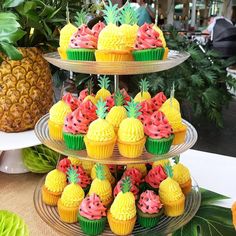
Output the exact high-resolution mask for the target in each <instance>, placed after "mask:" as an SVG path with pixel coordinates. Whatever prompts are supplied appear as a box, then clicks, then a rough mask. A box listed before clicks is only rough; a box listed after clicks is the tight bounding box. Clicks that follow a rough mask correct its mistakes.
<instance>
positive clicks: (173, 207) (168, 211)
mask: <svg viewBox="0 0 236 236" xmlns="http://www.w3.org/2000/svg"><path fill="white" fill-rule="evenodd" d="M184 203H185V197H184V195H183V197H182V198H181V199H179V200H178V201H174V202H168V203H164V202H163V204H164V213H165V215H166V216H170V217H176V216H180V215H182V214H183V213H184Z"/></svg>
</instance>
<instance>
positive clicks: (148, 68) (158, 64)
mask: <svg viewBox="0 0 236 236" xmlns="http://www.w3.org/2000/svg"><path fill="white" fill-rule="evenodd" d="M44 57H45V59H46V60H47V61H48V62H50V63H51V64H53V65H55V66H57V67H59V68H61V69H64V70H69V71H73V72H78V73H85V74H98V75H114V86H115V88H114V90H115V91H117V90H118V89H119V75H131V74H132V75H134V74H145V73H153V72H158V71H163V70H168V69H170V68H173V67H175V66H177V65H179V64H181V63H182V62H184V61H185V60H186V59H187V58H188V57H189V54H188V53H186V52H178V51H172V50H170V52H169V55H168V58H167V59H166V60H161V61H148V62H135V61H131V62H96V61H69V60H62V59H60V56H59V55H58V53H56V52H55V53H48V54H45V56H44ZM48 120H49V114H46V115H45V116H43V117H42V118H41V119H40V120H39V121H38V123H37V124H36V126H35V133H36V136H37V137H38V139H39V140H40V141H41V142H42V143H43V144H44V145H46V146H47V147H49V148H51V149H53V150H55V151H57V152H59V153H61V154H63V155H66V156H73V157H78V158H80V159H81V160H82V161H83V160H84V161H92V162H99V163H103V164H115V165H127V164H131V163H149V162H154V161H157V160H162V159H167V158H172V157H174V156H176V155H179V154H181V153H183V152H185V151H187V150H188V149H189V148H191V147H192V146H193V145H194V144H195V143H196V141H197V132H196V130H195V128H194V127H193V126H192V125H191V124H190V123H189V122H187V121H185V120H183V123H184V124H185V125H187V134H186V139H185V142H184V143H183V144H181V145H175V146H173V145H172V146H171V149H170V151H169V152H168V153H167V154H164V155H159V156H156V155H152V154H150V153H148V152H146V151H145V150H144V151H143V154H142V155H141V156H140V157H139V158H135V159H130V158H124V157H122V156H120V154H119V152H118V148H117V147H115V149H114V153H113V157H112V158H110V159H99V160H95V159H92V158H90V157H89V156H88V155H87V152H86V150H84V151H74V150H70V149H68V148H67V147H66V146H65V143H64V141H56V140H53V139H52V138H51V137H50V136H49V131H48ZM43 184H44V179H42V180H41V181H40V182H39V183H38V185H37V187H36V189H35V193H34V204H35V208H36V210H37V212H38V214H39V215H40V217H41V218H42V219H43V220H44V221H45V222H46V223H47V224H49V225H50V226H52V227H53V228H54V229H56V230H57V231H59V232H61V233H63V235H70V236H72V235H84V234H83V232H82V230H81V229H80V226H79V224H78V223H76V224H66V223H63V222H62V221H61V220H60V218H59V215H58V212H57V208H56V207H50V206H47V205H45V204H44V203H43V202H42V197H41V187H42V185H43ZM200 202H201V194H200V189H199V187H198V185H197V183H196V181H195V180H194V179H193V178H192V191H191V192H190V193H189V194H188V195H187V196H186V202H185V212H184V214H183V215H181V216H179V217H167V216H164V215H163V216H162V218H161V220H160V222H159V223H158V225H157V226H156V227H153V228H151V229H145V228H142V227H141V226H140V225H139V224H138V223H137V224H136V225H135V228H134V230H133V232H132V234H133V235H140V236H141V235H157V234H158V235H167V234H169V233H172V232H174V231H175V230H177V229H179V228H180V227H182V226H183V225H185V224H187V223H188V222H189V221H190V220H191V219H192V218H193V216H194V215H195V214H196V212H197V210H198V208H199V206H200ZM102 235H113V234H112V232H111V230H110V228H109V226H108V225H107V227H106V229H105V231H104V232H103V234H102Z"/></svg>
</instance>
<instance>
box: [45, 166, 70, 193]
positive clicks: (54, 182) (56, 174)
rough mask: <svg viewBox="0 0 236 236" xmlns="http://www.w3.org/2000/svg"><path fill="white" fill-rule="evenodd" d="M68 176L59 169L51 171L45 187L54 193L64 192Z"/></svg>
mask: <svg viewBox="0 0 236 236" xmlns="http://www.w3.org/2000/svg"><path fill="white" fill-rule="evenodd" d="M66 185H67V182H66V174H65V173H63V172H62V171H59V170H57V169H55V170H52V171H50V172H49V173H48V174H47V176H46V179H45V187H46V188H47V189H48V190H49V191H51V192H54V193H58V192H62V191H63V189H64V188H65V187H66Z"/></svg>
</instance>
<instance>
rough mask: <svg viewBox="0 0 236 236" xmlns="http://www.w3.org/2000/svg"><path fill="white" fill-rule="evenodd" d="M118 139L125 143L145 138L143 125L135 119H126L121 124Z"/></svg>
mask: <svg viewBox="0 0 236 236" xmlns="http://www.w3.org/2000/svg"><path fill="white" fill-rule="evenodd" d="M118 137H119V139H120V140H121V141H124V142H137V141H140V140H141V139H142V138H143V137H144V129H143V124H142V122H141V121H140V120H138V119H135V118H133V117H132V118H126V119H124V120H123V121H122V122H121V123H120V128H119V130H118Z"/></svg>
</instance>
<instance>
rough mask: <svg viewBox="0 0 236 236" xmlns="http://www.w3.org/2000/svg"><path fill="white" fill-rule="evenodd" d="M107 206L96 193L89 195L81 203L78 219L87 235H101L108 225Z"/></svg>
mask: <svg viewBox="0 0 236 236" xmlns="http://www.w3.org/2000/svg"><path fill="white" fill-rule="evenodd" d="M106 210H107V209H106V207H105V206H104V205H103V204H102V202H101V200H100V198H99V196H98V195H96V194H95V193H94V194H92V195H90V196H87V197H86V198H85V199H84V200H83V201H82V203H81V205H80V209H79V214H78V221H79V224H80V227H81V229H82V231H83V232H84V233H85V234H87V235H99V234H101V233H102V232H103V231H104V229H105V226H106V222H107V217H106Z"/></svg>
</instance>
